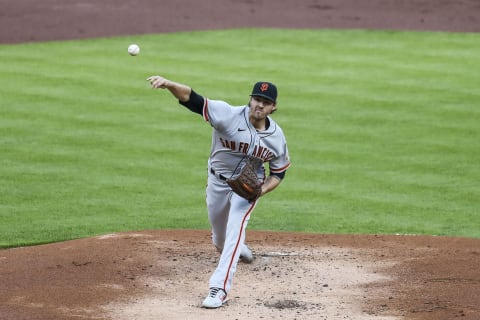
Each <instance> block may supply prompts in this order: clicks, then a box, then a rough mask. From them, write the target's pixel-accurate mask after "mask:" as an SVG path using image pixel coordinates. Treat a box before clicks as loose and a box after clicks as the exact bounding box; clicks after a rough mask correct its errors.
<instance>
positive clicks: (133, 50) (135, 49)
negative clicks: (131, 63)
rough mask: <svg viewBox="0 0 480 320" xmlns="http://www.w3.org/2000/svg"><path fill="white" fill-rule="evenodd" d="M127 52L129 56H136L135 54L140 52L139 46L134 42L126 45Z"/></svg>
mask: <svg viewBox="0 0 480 320" xmlns="http://www.w3.org/2000/svg"><path fill="white" fill-rule="evenodd" d="M128 53H129V54H130V55H131V56H136V55H137V54H139V53H140V47H139V46H138V45H136V44H131V45H129V46H128Z"/></svg>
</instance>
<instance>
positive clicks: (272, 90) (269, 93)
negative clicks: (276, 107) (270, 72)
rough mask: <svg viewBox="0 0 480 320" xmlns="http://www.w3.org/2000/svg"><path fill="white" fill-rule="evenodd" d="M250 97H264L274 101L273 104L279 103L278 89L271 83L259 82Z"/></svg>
mask: <svg viewBox="0 0 480 320" xmlns="http://www.w3.org/2000/svg"><path fill="white" fill-rule="evenodd" d="M250 96H258V97H263V98H265V99H268V100H270V101H272V102H273V103H276V102H277V87H276V86H275V85H274V84H273V83H271V82H262V81H260V82H257V83H255V85H254V86H253V90H252V94H251V95H250Z"/></svg>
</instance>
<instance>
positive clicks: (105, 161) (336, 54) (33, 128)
mask: <svg viewBox="0 0 480 320" xmlns="http://www.w3.org/2000/svg"><path fill="white" fill-rule="evenodd" d="M133 42H135V43H138V44H139V45H140V47H141V50H142V51H141V53H140V55H139V56H137V57H130V56H129V55H128V54H127V51H126V50H127V46H128V45H129V44H130V43H133ZM479 70H480V35H479V34H472V33H471V34H467V33H463V34H462V33H440V32H437V33H434V32H418V33H414V32H390V31H384V32H381V31H362V30H357V31H347V30H343V31H333V30H315V31H309V30H262V29H242V30H226V31H212V32H195V33H193V32H192V33H176V34H165V35H144V36H130V37H116V38H108V39H93V40H81V41H65V42H48V43H31V44H20V45H1V46H0V72H1V77H0V101H1V104H0V148H1V149H0V150H1V157H0V194H1V195H0V247H12V246H19V245H30V244H38V243H46V242H52V241H62V240H66V239H72V238H79V237H87V236H91V235H97V234H103V233H108V232H116V231H126V230H144V229H161V228H193V229H208V228H209V225H208V220H207V214H206V208H205V203H204V198H205V195H204V186H205V182H206V162H207V157H208V155H209V151H210V142H211V138H210V134H211V129H210V127H209V125H208V124H206V123H204V122H203V120H202V119H201V117H199V116H198V115H196V114H193V113H191V112H190V111H188V110H186V109H185V108H183V107H181V106H179V105H178V104H177V102H176V101H175V100H174V99H173V98H172V97H171V96H170V95H169V94H168V93H167V92H165V91H160V90H151V89H150V87H149V85H148V82H147V81H145V79H146V78H147V77H148V76H150V75H152V74H162V75H164V76H166V77H167V78H171V79H172V80H176V81H180V82H184V83H187V84H189V85H191V86H192V87H193V88H194V89H195V90H196V91H197V92H199V93H201V94H203V95H205V96H207V97H209V98H213V99H224V100H227V101H229V102H230V103H232V104H238V105H242V104H245V103H247V101H248V94H249V93H250V90H251V87H252V85H253V83H254V82H255V81H260V80H267V81H272V82H274V83H276V84H277V85H278V88H279V111H278V112H277V113H276V114H275V115H274V118H275V119H276V120H277V121H278V122H279V123H280V124H281V125H282V127H283V129H284V131H285V133H286V135H287V139H288V144H289V150H290V154H291V158H292V167H291V169H290V170H289V172H288V174H287V177H286V180H285V181H284V183H283V184H282V185H281V186H280V187H279V188H278V189H277V190H276V191H275V192H273V193H271V194H269V195H267V196H266V197H265V199H263V201H262V202H261V203H260V204H259V205H258V207H257V209H256V211H255V212H254V214H253V216H252V219H251V220H250V225H249V229H256V230H281V231H302V232H314V233H355V234H357V233H361V234H395V233H401V234H411V233H414V234H431V235H447V236H462V237H475V238H480V165H479V164H480V90H479V88H480V73H479Z"/></svg>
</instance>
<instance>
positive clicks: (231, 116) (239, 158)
mask: <svg viewBox="0 0 480 320" xmlns="http://www.w3.org/2000/svg"><path fill="white" fill-rule="evenodd" d="M147 80H148V81H149V82H150V84H151V86H152V88H156V89H167V90H169V91H170V93H171V94H172V95H173V96H174V97H175V98H176V99H178V101H179V103H180V104H181V105H183V106H185V107H186V108H188V109H190V110H191V111H192V112H195V113H198V114H199V115H201V116H202V117H203V119H204V120H205V121H206V122H208V123H209V124H210V125H211V126H212V128H213V133H212V147H211V152H210V157H209V159H208V171H207V174H208V183H207V187H206V195H207V197H206V202H207V209H208V219H209V221H210V225H211V231H212V242H213V244H214V245H215V247H216V248H217V249H218V251H219V252H220V253H221V255H220V260H219V262H218V266H217V268H216V269H215V271H214V272H213V274H212V275H211V277H210V281H209V289H210V290H209V293H208V295H207V297H206V298H205V300H204V301H203V303H202V306H203V307H205V308H218V307H221V306H222V305H223V304H224V303H225V302H226V301H227V294H228V293H229V292H230V289H231V287H232V281H233V276H234V273H235V270H236V267H237V262H238V261H239V260H241V261H244V262H246V263H251V262H252V261H253V259H254V257H253V254H252V252H251V250H250V249H249V248H248V247H247V246H246V245H245V243H244V242H245V232H246V228H247V224H248V221H249V219H250V215H251V213H252V211H253V209H254V208H255V206H256V204H257V203H258V200H259V198H260V197H261V196H263V195H264V194H266V193H268V192H270V191H272V190H274V189H275V188H276V187H277V186H278V185H279V184H280V183H281V181H282V180H283V178H284V177H285V173H286V171H287V169H288V168H289V166H290V159H289V155H288V149H287V142H286V139H285V136H284V134H283V131H282V129H281V128H280V126H279V125H278V124H277V123H276V122H275V121H274V120H273V119H272V118H271V117H270V115H271V114H272V113H273V112H275V111H276V110H277V88H276V86H275V85H274V84H272V83H270V82H257V83H256V84H255V85H254V86H253V90H252V93H251V95H250V100H249V103H248V105H245V106H231V105H229V104H228V103H226V102H224V101H219V100H211V99H208V98H205V97H203V96H201V95H199V94H198V93H196V92H195V91H194V90H192V88H190V87H189V86H187V85H184V84H181V83H177V82H174V81H170V80H168V79H165V78H164V77H162V76H158V75H154V76H151V77H149V78H148V79H147ZM265 163H268V170H269V173H268V175H266V173H265V167H264V164H265Z"/></svg>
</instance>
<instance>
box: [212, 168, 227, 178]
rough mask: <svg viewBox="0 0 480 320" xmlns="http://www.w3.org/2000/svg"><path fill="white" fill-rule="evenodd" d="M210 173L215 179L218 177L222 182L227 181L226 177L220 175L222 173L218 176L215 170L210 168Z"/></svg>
mask: <svg viewBox="0 0 480 320" xmlns="http://www.w3.org/2000/svg"><path fill="white" fill-rule="evenodd" d="M210 172H211V173H212V174H213V175H214V176H215V177H218V178H219V179H220V180H223V181H227V178H226V177H225V176H224V175H222V174H220V173H219V174H217V173H216V172H215V169H213V168H210Z"/></svg>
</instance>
